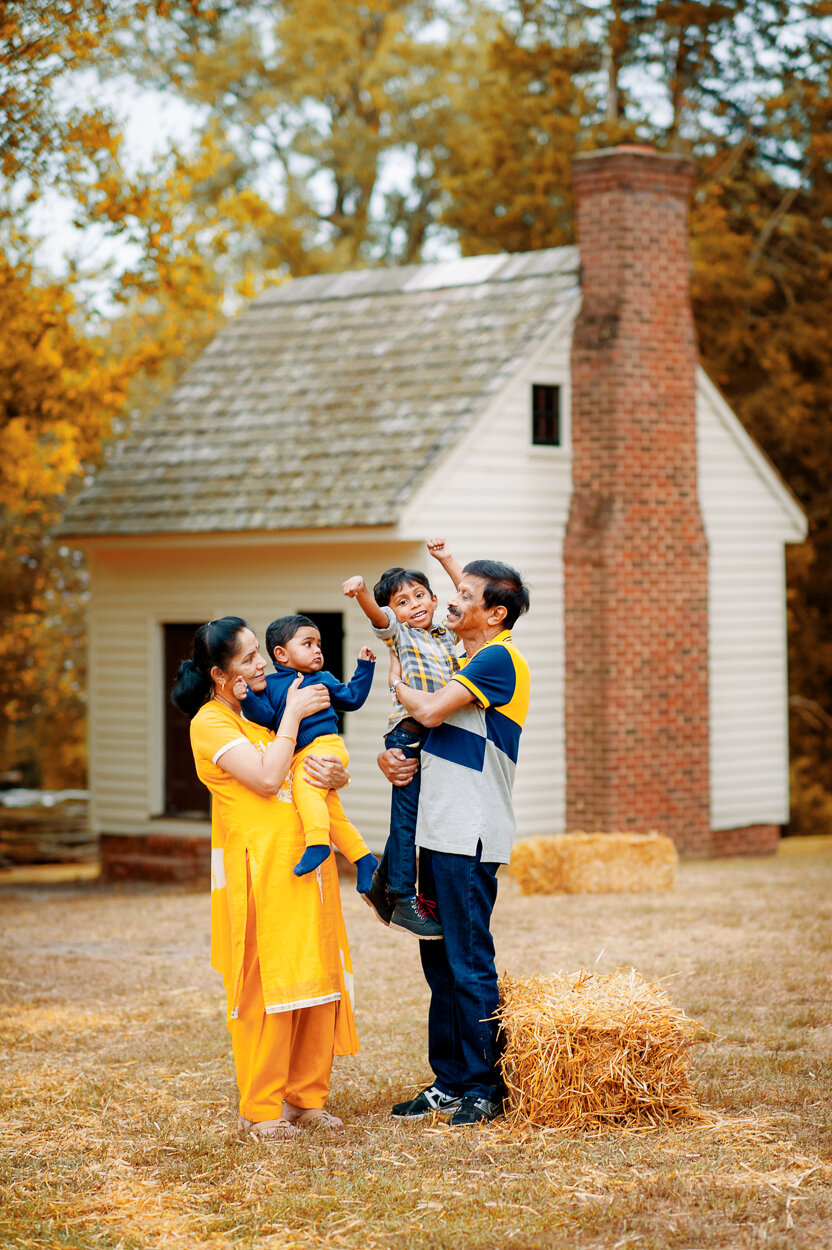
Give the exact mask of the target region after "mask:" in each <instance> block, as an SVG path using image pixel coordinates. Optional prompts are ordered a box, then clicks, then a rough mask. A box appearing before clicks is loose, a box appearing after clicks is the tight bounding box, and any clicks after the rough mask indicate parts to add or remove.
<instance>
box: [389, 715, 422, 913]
mask: <svg viewBox="0 0 832 1250" xmlns="http://www.w3.org/2000/svg"><path fill="white" fill-rule="evenodd" d="M427 733H428V731H427V729H424V730H423V731H422V732H421V733H419V732H418V731H417V730H415V729H409V728H408V729H406V728H405V727H404V726H402V725H397V726H396V728H395V729H391V731H390V733H389V734H387V736H386V737H385V739H384V746H385V748H386V749H387V750H388V751H389V750H390V748H391V747H398V749H399V750H400V751H401V752H402V754H403V755H404V756H406V758H407V759H409V760H418V758H419V754H420V752H421V749H422V743H423V742H424V740H425V738H426V737H427ZM421 781H422V774H421V771H420V770H417V772H416V775H415V777H414V778H413V780H412V781H410V782H408V784H407V785H406V786H393V793H392V794H391V796H390V834H389V836H388V838H387V842H386V844H385V847H384V853H383V854H382V857H381V863H380V864H379V866H378V874H379V876H380V877H381V879H382V880H383V881H386V883H387V888H388V890H389V891H390V893H391V894H396V895H401V896H402V897H404V898H408V897H409V896H411V895H413V894H415V893H416V817H417V815H418V812H419V790H420V789H421ZM431 897H432V896H431Z"/></svg>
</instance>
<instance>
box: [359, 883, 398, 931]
mask: <svg viewBox="0 0 832 1250" xmlns="http://www.w3.org/2000/svg"><path fill="white" fill-rule="evenodd" d="M361 897H362V898H363V899H364V902H365V903H366V904H367V906H368V907H372V909H373V911H374V912H375V913H376V918H377V919H378V920H380V921H381V923H382V924H383V925H387V926H388V927H389V925H390V917H391V916H392V915H393V909H394V907H395V903H393V902H391V900H390V896H389V895H388V893H387V886H386V885H385V882H384V880H383V878H382V877H380V876H379V875H378V870H376V871H375V872H374V873H373V884H372V885H371V886H370V888H369V890H368V891H367V893H366V894H362V895H361Z"/></svg>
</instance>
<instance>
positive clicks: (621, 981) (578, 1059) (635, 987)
mask: <svg viewBox="0 0 832 1250" xmlns="http://www.w3.org/2000/svg"><path fill="white" fill-rule="evenodd" d="M497 1014H498V1017H499V1020H500V1027H501V1030H502V1034H503V1040H504V1050H503V1056H502V1061H501V1062H502V1069H503V1077H504V1080H505V1083H506V1086H507V1087H508V1090H509V1110H508V1116H509V1120H510V1122H513V1123H514V1125H517V1126H519V1125H521V1124H526V1125H534V1126H536V1127H542V1128H578V1127H587V1126H590V1125H618V1126H629V1125H636V1124H641V1125H644V1124H653V1125H656V1124H667V1123H670V1122H672V1121H674V1120H679V1119H683V1118H690V1117H694V1118H699V1117H700V1115H701V1113H700V1112H699V1111H698V1109H697V1107H696V1103H695V1101H694V1097H693V1091H692V1089H691V1084H690V1058H689V1051H690V1047H691V1045H692V1044H693V1040H694V1035H695V1034H696V1031H697V1028H698V1025H697V1023H696V1021H695V1020H691V1019H690V1018H689V1017H688V1016H686V1015H685V1013H684V1011H682V1010H681V1009H680V1008H678V1007H674V1006H673V1004H672V1003H671V1002H670V1000H669V998H668V997H667V995H666V994H665V992H664V990H663V989H661V988H660V986H658V985H656V984H655V983H652V982H648V981H645V980H644V978H643V977H642V976H640V974H639V973H637V972H636V971H635V969H633V968H627V969H619V970H618V971H617V972H611V973H606V974H604V975H595V974H594V973H591V972H584V971H581V972H575V973H572V974H571V975H565V974H563V973H557V974H556V975H554V976H549V977H529V978H527V979H522V980H521V979H514V978H512V977H509V975H508V974H507V973H505V974H504V975H503V976H502V977H501V978H500V1007H499V1010H498V1013H497Z"/></svg>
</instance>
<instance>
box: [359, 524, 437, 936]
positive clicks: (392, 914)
mask: <svg viewBox="0 0 832 1250" xmlns="http://www.w3.org/2000/svg"><path fill="white" fill-rule="evenodd" d="M428 551H429V552H430V554H431V555H432V556H433V557H434V558H435V559H437V560H438V561H439V563H440V564H441V565H442V567H443V568H444V569H445V571H446V572H447V573H448V575H449V577H450V578H451V580H452V581H453V583H454V586H456V585H457V583H458V581H459V577H460V575H461V573H462V568H461V566H460V564H459V563H458V562H457V561H456V560H455V559H454V558H453V556H452V555H451V554H450V552H449V551H448V550H447V549H446V545H445V540H444V538H431V539H429V540H428ZM342 590H343V592H344V594H345V595H347V596H348V597H349V598H351V599H356V600H357V601H358V604H359V606H360V608H361V609H362V611H363V612H364V615H365V616H366V617H367V619H368V620H369V622H370V624H371V625H372V627H373V632H374V633H375V635H376V637H377V638H380V639H382V641H383V642H385V643H386V644H387V646H388V647H389V648H390V649H391V651H393V652H395V654H396V655H397V656H398V659H399V663H400V664H401V666H402V675H403V677H404V679H405V680H406V681H407V682H408V683H409V684H410V685H411V686H413V687H414V688H415V689H417V690H426V691H429V692H430V691H434V690H439V689H440V688H441V687H442V686H444V685H445V684H446V683H447V682H448V681H449V680H450V679H451V677H453V675H454V673H455V672H456V671H457V669H458V668H459V661H458V659H457V653H456V648H457V638H456V634H454V632H453V631H452V630H450V629H448V627H447V626H446V625H442V624H436V625H435V624H434V620H433V618H434V613H435V612H436V609H437V606H438V600H437V597H436V595H435V594H434V593H433V591H432V590H431V587H430V582H429V581H428V579H427V577H426V576H425V574H424V573H420V572H418V571H417V570H415V569H402V568H392V569H387V571H386V572H384V573H382V575H381V577H380V578H379V580H378V581H377V582H376V584H375V586H374V587H373V593H372V594H370V591H369V590H368V589H367V585H366V583H365V581H364V578H363V577H360V576H358V577H351V578H349V579H348V580H347V581H345V582H344V585H343V587H342ZM391 693H392V694H393V711H392V713H391V715H390V719H389V721H388V722H387V731H386V733H385V737H384V746H385V748H386V749H389V748H391V747H397V748H398V749H399V750H400V751H401V752H402V753H403V755H405V756H406V757H407V759H415V760H418V759H419V755H420V752H421V749H422V744H423V743H424V740H425V738H426V737H427V733H428V731H427V729H426V728H425V726H424V725H420V724H419V722H418V721H416V720H414V719H413V718H412V717H410V716H408V714H407V712H406V711H405V709H404V708H403V707H402V705H401V704H400V703H398V702H397V701H396V698H395V694H394V693H393V692H392V691H391ZM419 787H420V775H419V771H418V769H417V771H416V774H415V776H414V777H413V780H412V781H410V782H409V783H408V784H407V785H406V786H393V793H392V797H391V803H390V834H389V837H388V839H387V844H386V846H385V848H384V854H383V855H382V858H381V862H380V864H379V866H378V868H377V870H376V872H375V873H374V874H373V884H372V888H371V889H370V891H369V893H365V894H364V895H363V897H364V898H365V899H366V900H367V902H368V903H369V904H370V906H371V907H372V908H373V910H374V911H375V913H376V915H377V916H378V918H379V920H380V921H381V922H382V924H385V925H389V926H390V927H391V928H393V929H401V930H402V931H403V932H405V933H413V934H415V935H416V936H417V937H419V938H422V939H423V940H426V939H427V940H430V939H436V938H441V937H442V926H441V925H440V924H439V922H438V921H437V920H436V918H435V916H434V915H431V911H432V910H433V904H431V903H430V901H429V900H426V899H423V898H422V897H421V896H419V895H417V893H416V845H415V839H416V816H417V813H418V809H419Z"/></svg>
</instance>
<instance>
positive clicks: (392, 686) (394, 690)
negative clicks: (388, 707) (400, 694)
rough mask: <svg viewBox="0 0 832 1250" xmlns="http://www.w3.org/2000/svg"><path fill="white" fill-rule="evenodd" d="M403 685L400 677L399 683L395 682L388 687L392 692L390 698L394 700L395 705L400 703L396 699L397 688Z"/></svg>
mask: <svg viewBox="0 0 832 1250" xmlns="http://www.w3.org/2000/svg"><path fill="white" fill-rule="evenodd" d="M402 684H403V683H402V679H401V677H400V678H399V680H398V681H394V682H393V684H392V685H391V686H388V689H389V691H390V697H391V698H392V700H393V702H394V703H398V699H397V698H396V686H401V685H402Z"/></svg>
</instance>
